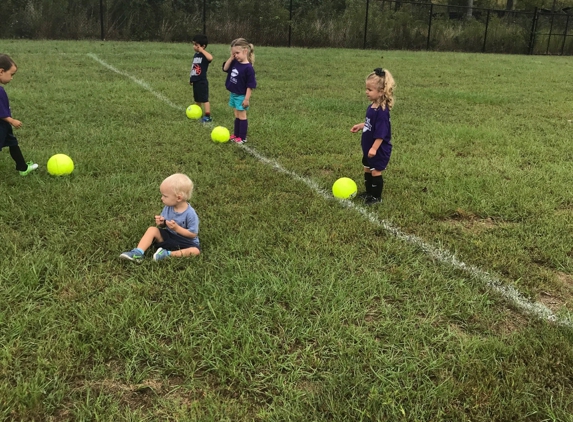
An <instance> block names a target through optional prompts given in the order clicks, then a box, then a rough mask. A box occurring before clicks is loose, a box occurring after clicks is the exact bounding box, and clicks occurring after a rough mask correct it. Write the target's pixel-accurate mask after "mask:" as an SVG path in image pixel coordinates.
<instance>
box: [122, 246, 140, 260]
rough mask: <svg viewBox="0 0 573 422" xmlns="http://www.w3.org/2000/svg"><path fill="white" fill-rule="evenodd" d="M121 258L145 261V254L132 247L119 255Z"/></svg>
mask: <svg viewBox="0 0 573 422" xmlns="http://www.w3.org/2000/svg"><path fill="white" fill-rule="evenodd" d="M119 257H120V258H121V259H127V260H129V261H133V262H137V263H140V262H141V261H143V258H144V256H143V254H142V253H141V252H140V251H139V250H138V249H137V248H135V249H132V250H130V251H129V252H124V253H122V254H121V255H120V256H119Z"/></svg>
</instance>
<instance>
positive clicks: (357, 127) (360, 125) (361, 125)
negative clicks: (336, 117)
mask: <svg viewBox="0 0 573 422" xmlns="http://www.w3.org/2000/svg"><path fill="white" fill-rule="evenodd" d="M362 129H364V123H358V124H357V125H354V126H352V127H351V128H350V132H352V133H356V132H359V131H361V130H362Z"/></svg>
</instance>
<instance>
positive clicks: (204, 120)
mask: <svg viewBox="0 0 573 422" xmlns="http://www.w3.org/2000/svg"><path fill="white" fill-rule="evenodd" d="M212 121H213V119H212V118H211V116H203V117H202V118H201V123H210V122H212Z"/></svg>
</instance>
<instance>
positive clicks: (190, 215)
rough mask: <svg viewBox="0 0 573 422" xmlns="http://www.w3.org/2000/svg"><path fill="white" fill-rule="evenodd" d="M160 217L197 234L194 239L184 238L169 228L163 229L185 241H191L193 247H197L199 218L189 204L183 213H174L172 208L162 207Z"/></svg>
mask: <svg viewBox="0 0 573 422" xmlns="http://www.w3.org/2000/svg"><path fill="white" fill-rule="evenodd" d="M161 216H162V217H163V218H165V220H174V221H175V222H176V223H177V224H179V225H180V226H181V227H183V228H184V229H187V230H189V231H190V232H191V233H195V234H197V236H195V237H194V238H190V237H185V236H181V235H180V234H178V233H175V231H173V230H171V229H170V228H169V227H165V228H166V229H167V230H169V231H170V232H171V233H173V234H174V235H175V236H180V237H184V238H185V239H186V240H187V241H191V242H192V243H193V245H194V246H199V216H198V215H197V213H196V212H195V210H194V209H193V207H192V206H191V205H190V204H189V203H187V209H186V210H185V211H183V212H176V211H175V210H174V209H173V207H167V206H165V207H163V211H161Z"/></svg>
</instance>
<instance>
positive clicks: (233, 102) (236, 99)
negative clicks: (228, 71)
mask: <svg viewBox="0 0 573 422" xmlns="http://www.w3.org/2000/svg"><path fill="white" fill-rule="evenodd" d="M243 101H245V96H244V95H238V94H233V93H232V92H231V96H230V97H229V105H230V106H231V107H233V108H234V109H237V110H239V111H243V110H248V109H249V107H246V108H245V107H243Z"/></svg>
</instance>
